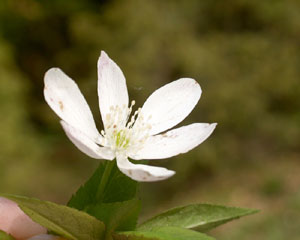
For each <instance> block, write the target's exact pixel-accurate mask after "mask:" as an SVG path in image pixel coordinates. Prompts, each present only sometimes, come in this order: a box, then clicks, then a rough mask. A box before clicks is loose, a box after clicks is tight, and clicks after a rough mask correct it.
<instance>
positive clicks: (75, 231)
mask: <svg viewBox="0 0 300 240" xmlns="http://www.w3.org/2000/svg"><path fill="white" fill-rule="evenodd" d="M3 196H4V197H6V198H8V199H10V200H12V201H14V202H16V203H17V204H18V205H19V207H20V208H21V209H22V210H23V212H24V213H26V214H27V215H28V216H29V217H30V218H31V219H32V220H33V221H35V222H37V223H39V224H40V225H42V226H44V227H45V228H47V229H48V230H50V231H52V232H54V233H56V234H58V235H61V236H63V237H65V238H67V239H72V240H87V239H89V240H99V239H102V237H103V234H104V231H105V226H104V224H103V223H102V222H101V221H99V220H97V219H96V218H94V217H92V216H90V215H88V214H87V213H85V212H81V211H78V210H76V209H73V208H70V207H67V206H63V205H58V204H55V203H52V202H47V201H41V200H38V199H34V198H26V197H20V196H12V195H3Z"/></svg>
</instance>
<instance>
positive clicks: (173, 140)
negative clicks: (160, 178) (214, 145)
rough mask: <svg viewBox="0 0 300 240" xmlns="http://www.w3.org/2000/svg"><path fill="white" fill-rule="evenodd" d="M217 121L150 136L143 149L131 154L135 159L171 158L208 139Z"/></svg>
mask: <svg viewBox="0 0 300 240" xmlns="http://www.w3.org/2000/svg"><path fill="white" fill-rule="evenodd" d="M216 125H217V124H216V123H213V124H208V123H194V124H191V125H187V126H184V127H180V128H177V129H174V130H171V131H168V132H166V133H164V134H159V135H156V136H150V137H149V138H148V139H147V141H146V142H145V143H144V146H143V148H142V149H141V150H139V151H138V152H135V153H131V154H129V156H130V157H131V158H133V159H135V160H139V159H161V158H169V157H172V156H175V155H178V154H180V153H185V152H188V151H190V150H191V149H193V148H195V147H197V146H198V145H199V144H200V143H202V142H203V141H204V140H205V139H207V138H208V137H209V136H210V134H211V133H212V132H213V130H214V129H215V127H216Z"/></svg>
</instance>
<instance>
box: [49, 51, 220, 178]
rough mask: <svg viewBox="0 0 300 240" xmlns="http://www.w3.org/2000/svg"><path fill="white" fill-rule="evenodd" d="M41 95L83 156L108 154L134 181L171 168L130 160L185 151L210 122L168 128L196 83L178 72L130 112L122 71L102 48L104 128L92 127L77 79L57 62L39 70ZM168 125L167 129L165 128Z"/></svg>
mask: <svg viewBox="0 0 300 240" xmlns="http://www.w3.org/2000/svg"><path fill="white" fill-rule="evenodd" d="M44 81H45V88H44V95H45V99H46V101H47V103H48V104H49V106H50V107H51V108H52V109H53V111H54V112H55V113H56V114H57V115H58V116H59V117H60V118H61V119H62V120H61V125H62V127H63V129H64V131H65V132H66V135H67V136H68V137H69V139H70V140H71V141H72V142H73V143H74V144H75V146H76V147H77V148H79V149H80V150H81V151H82V152H84V153H85V154H87V155H88V156H90V157H92V158H96V159H106V160H113V159H115V158H116V162H117V166H118V168H119V169H120V171H121V172H123V173H124V174H126V175H127V176H128V177H130V178H132V179H134V180H137V181H158V180H163V179H166V178H168V177H170V176H172V175H173V174H174V173H175V172H174V171H171V170H168V169H166V168H162V167H154V166H148V165H144V164H133V163H131V162H130V161H129V160H128V158H131V159H134V160H142V159H163V158H169V157H172V156H175V155H178V154H181V153H185V152H188V151H190V150H191V149H193V148H194V147H196V146H198V145H199V144H200V143H202V142H203V141H204V140H205V139H206V138H208V137H209V135H210V134H211V133H212V132H213V130H214V129H215V127H216V124H215V123H213V124H208V123H194V124H190V125H187V126H183V127H179V128H176V129H174V130H169V129H171V128H172V127H174V126H175V125H177V124H178V123H180V122H181V121H182V120H183V119H185V117H186V116H187V115H189V113H190V112H191V111H192V110H193V108H194V107H195V105H196V104H197V102H198V100H199V99H200V96H201V88H200V85H199V84H198V83H197V82H196V81H195V80H194V79H191V78H181V79H179V80H176V81H173V82H171V83H169V84H166V85H165V86H163V87H161V88H159V89H158V90H156V91H155V92H154V93H152V94H151V95H150V96H149V97H148V99H147V100H146V102H145V103H144V105H143V106H142V108H139V109H138V110H137V111H135V112H134V113H133V114H131V113H132V108H133V105H134V104H135V101H132V102H131V104H130V105H129V97H128V91H127V86H126V80H125V77H124V75H123V73H122V71H121V69H120V68H119V67H118V65H117V64H116V63H115V62H114V61H113V60H111V59H110V58H109V57H108V55H107V54H106V53H105V52H103V51H102V52H101V55H100V57H99V60H98V97H99V107H100V112H101V117H102V121H103V126H104V130H102V131H100V132H99V131H98V130H97V128H96V125H95V121H94V119H93V116H92V113H91V110H90V108H89V106H88V104H87V102H86V100H85V98H84V97H83V95H82V94H81V92H80V90H79V88H78V86H77V84H76V83H75V82H74V81H73V80H72V79H71V78H69V77H68V76H67V75H66V74H65V73H64V72H62V71H61V70H60V69H59V68H51V69H50V70H48V71H47V72H46V74H45V79H44ZM167 130H168V131H167Z"/></svg>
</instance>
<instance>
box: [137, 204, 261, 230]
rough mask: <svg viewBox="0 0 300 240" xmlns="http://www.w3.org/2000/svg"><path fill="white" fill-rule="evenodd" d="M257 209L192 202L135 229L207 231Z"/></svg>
mask: <svg viewBox="0 0 300 240" xmlns="http://www.w3.org/2000/svg"><path fill="white" fill-rule="evenodd" d="M256 212H257V210H252V209H244V208H235V207H225V206H219V205H210V204H192V205H188V206H184V207H177V208H174V209H171V210H168V211H166V212H164V213H161V214H159V215H157V216H155V217H153V218H151V219H149V220H147V221H146V222H144V223H142V224H141V225H140V226H139V227H138V228H137V230H140V231H145V230H153V229H155V228H158V227H161V226H174V227H183V228H195V229H197V230H199V231H207V230H210V229H212V228H215V227H217V226H219V225H221V224H224V223H226V222H228V221H231V220H233V219H237V218H240V217H242V216H246V215H249V214H253V213H256Z"/></svg>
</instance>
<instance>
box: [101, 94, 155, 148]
mask: <svg viewBox="0 0 300 240" xmlns="http://www.w3.org/2000/svg"><path fill="white" fill-rule="evenodd" d="M134 105H135V101H134V100H133V101H131V104H130V106H129V107H128V106H126V105H123V106H118V105H116V106H110V108H109V110H110V112H109V113H108V114H107V115H106V116H105V120H106V121H105V131H104V130H102V131H101V135H102V136H103V137H104V142H105V143H106V145H107V146H110V147H111V149H112V150H114V151H127V149H130V151H136V150H138V149H140V148H142V146H143V144H144V143H145V141H146V140H147V138H148V137H149V130H150V129H151V126H150V125H149V124H145V121H144V117H143V116H142V114H141V108H138V109H137V110H136V111H135V112H134V113H133V114H132V115H131V113H132V108H133V106H134ZM130 115H131V117H130ZM150 118H151V116H149V117H148V118H147V120H149V119H150ZM129 119H130V121H129ZM137 119H138V121H137ZM135 124H137V125H135ZM134 125H135V126H134ZM133 126H134V128H133Z"/></svg>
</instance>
